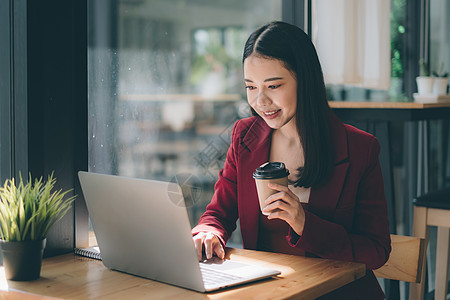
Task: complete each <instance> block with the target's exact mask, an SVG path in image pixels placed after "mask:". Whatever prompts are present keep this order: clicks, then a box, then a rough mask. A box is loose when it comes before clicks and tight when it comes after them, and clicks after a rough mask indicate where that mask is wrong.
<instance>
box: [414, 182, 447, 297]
mask: <svg viewBox="0 0 450 300" xmlns="http://www.w3.org/2000/svg"><path fill="white" fill-rule="evenodd" d="M413 203H414V222H413V223H414V225H413V234H414V236H417V237H420V238H423V239H425V241H426V245H428V226H437V228H438V231H437V245H436V278H435V293H434V295H435V298H434V299H436V300H441V299H447V290H448V282H447V280H448V264H449V259H448V257H449V242H450V239H449V237H450V188H445V189H441V190H438V191H433V192H430V193H427V194H425V195H423V196H420V197H417V198H416V199H414V200H413ZM425 271H426V259H424V262H423V266H422V274H421V280H420V283H417V284H411V285H410V295H411V298H410V299H423V297H424V290H425V273H426V272H425Z"/></svg>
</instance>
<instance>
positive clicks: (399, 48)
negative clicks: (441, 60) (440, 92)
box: [327, 0, 411, 102]
mask: <svg viewBox="0 0 450 300" xmlns="http://www.w3.org/2000/svg"><path fill="white" fill-rule="evenodd" d="M406 4H407V0H391V12H390V21H391V23H390V36H391V37H390V38H391V79H390V88H389V90H379V89H365V88H362V87H357V86H352V85H343V84H327V93H328V97H329V100H334V101H398V102H406V101H408V95H407V94H406V92H405V86H404V85H405V80H406V78H405V65H406V58H407V52H406V50H407V49H406V48H405V45H406V40H405V38H406V30H407V25H406V8H407V7H406ZM410 96H411V95H410Z"/></svg>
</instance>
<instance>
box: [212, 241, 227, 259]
mask: <svg viewBox="0 0 450 300" xmlns="http://www.w3.org/2000/svg"><path fill="white" fill-rule="evenodd" d="M214 253H215V254H216V255H217V257H218V258H220V259H224V258H225V251H224V250H223V247H222V244H221V243H220V241H217V243H216V244H215V246H214Z"/></svg>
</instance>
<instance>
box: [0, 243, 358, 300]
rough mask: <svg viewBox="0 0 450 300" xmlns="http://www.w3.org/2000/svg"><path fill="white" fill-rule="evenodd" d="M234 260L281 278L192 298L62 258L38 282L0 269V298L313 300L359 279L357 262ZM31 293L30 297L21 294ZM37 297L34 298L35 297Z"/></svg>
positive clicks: (239, 253)
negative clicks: (263, 267)
mask: <svg viewBox="0 0 450 300" xmlns="http://www.w3.org/2000/svg"><path fill="white" fill-rule="evenodd" d="M227 257H228V258H229V259H231V260H234V261H242V262H255V261H258V263H260V264H261V265H266V266H270V267H273V268H275V269H278V270H280V271H281V275H279V276H277V277H275V278H271V279H266V280H263V281H259V282H255V283H252V284H246V285H243V286H240V287H235V288H230V289H226V290H222V291H219V292H214V293H207V294H203V293H198V292H194V291H190V290H187V289H183V288H179V287H175V286H171V285H167V284H163V283H160V282H156V281H152V280H148V279H144V278H140V277H135V276H132V275H128V274H124V273H120V272H116V271H111V270H109V269H107V268H105V267H104V266H103V264H102V262H101V261H98V260H93V259H89V258H84V257H80V256H76V255H74V254H65V255H61V256H56V257H52V258H47V259H44V261H43V265H42V271H41V278H39V279H38V280H35V281H30V282H18V281H6V280H5V277H4V270H3V267H1V268H0V289H1V290H3V291H0V298H2V299H49V298H48V297H57V298H65V299H144V298H146V299H184V300H189V299H242V298H246V299H248V298H252V299H286V298H295V299H314V298H316V297H319V296H321V295H324V294H326V293H328V292H331V291H333V290H335V289H337V288H339V287H341V286H344V285H345V284H347V283H350V282H352V281H354V280H356V279H358V278H361V277H362V276H364V274H365V266H364V265H363V264H358V263H350V262H341V261H334V260H327V259H318V258H307V257H301V256H293V255H286V254H278V253H269V252H261V251H251V250H242V249H231V248H228V249H227ZM23 292H25V293H31V294H22V293H23ZM38 295H40V296H38Z"/></svg>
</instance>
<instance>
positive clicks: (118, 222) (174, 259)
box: [78, 171, 280, 292]
mask: <svg viewBox="0 0 450 300" xmlns="http://www.w3.org/2000/svg"><path fill="white" fill-rule="evenodd" d="M78 176H79V179H80V183H81V187H82V190H83V194H84V198H85V200H86V204H87V208H88V211H89V216H90V219H91V223H92V227H93V229H94V232H95V235H96V238H97V242H98V246H99V248H100V252H101V256H102V261H103V264H104V265H105V266H106V267H107V268H109V269H112V270H117V271H121V272H125V273H128V274H132V275H136V276H140V277H145V278H149V279H152V280H156V281H160V282H164V283H168V284H172V285H176V286H179V287H183V288H187V289H191V290H195V291H199V292H210V291H215V290H218V289H222V288H226V287H230V286H235V285H239V284H243V283H249V282H252V281H256V280H260V279H265V278H269V277H272V276H275V275H278V274H280V272H279V271H277V270H273V269H270V268H266V267H263V266H259V265H257V264H255V265H249V264H244V263H241V262H233V261H230V260H225V261H222V260H221V259H218V258H215V259H211V260H208V261H204V262H199V261H198V259H197V253H196V251H195V247H194V242H193V240H192V235H191V224H190V222H189V217H188V214H187V210H186V207H185V205H183V204H184V202H183V199H184V198H183V194H182V189H181V187H180V186H179V185H178V184H175V183H171V182H163V181H156V180H144V179H134V178H126V177H121V176H113V175H103V174H96V173H90V172H83V171H80V172H79V173H78Z"/></svg>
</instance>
